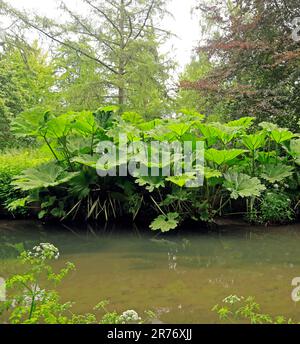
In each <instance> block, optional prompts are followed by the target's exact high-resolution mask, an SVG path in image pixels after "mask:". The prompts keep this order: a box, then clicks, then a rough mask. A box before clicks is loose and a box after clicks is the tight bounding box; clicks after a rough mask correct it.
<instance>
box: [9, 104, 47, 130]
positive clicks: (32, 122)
mask: <svg viewBox="0 0 300 344" xmlns="http://www.w3.org/2000/svg"><path fill="white" fill-rule="evenodd" d="M51 117H52V115H51V114H50V112H49V111H46V112H45V111H44V110H43V109H41V108H34V109H30V110H27V111H24V112H22V113H21V114H19V115H18V116H17V117H16V118H15V119H14V120H13V121H12V124H11V131H12V132H13V133H14V134H15V135H16V136H19V137H28V136H33V137H38V136H43V135H44V134H45V132H46V123H47V122H48V121H49V120H50V118H51Z"/></svg>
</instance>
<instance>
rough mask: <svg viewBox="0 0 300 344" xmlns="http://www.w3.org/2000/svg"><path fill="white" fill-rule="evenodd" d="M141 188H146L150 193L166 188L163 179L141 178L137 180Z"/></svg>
mask: <svg viewBox="0 0 300 344" xmlns="http://www.w3.org/2000/svg"><path fill="white" fill-rule="evenodd" d="M135 182H136V183H137V184H138V185H139V186H145V187H146V189H147V190H148V191H149V192H153V191H154V190H155V189H159V188H160V187H164V186H165V182H164V179H163V178H161V177H148V176H140V177H139V178H137V179H136V180H135Z"/></svg>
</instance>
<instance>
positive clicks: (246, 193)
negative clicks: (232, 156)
mask: <svg viewBox="0 0 300 344" xmlns="http://www.w3.org/2000/svg"><path fill="white" fill-rule="evenodd" d="M224 176H225V182H224V187H225V188H226V189H227V190H228V191H230V192H231V195H230V197H231V198H233V199H238V198H239V197H242V198H244V197H253V196H257V197H258V196H260V194H261V192H262V191H264V190H265V189H266V187H265V186H264V185H263V184H261V182H260V180H259V179H258V178H251V177H250V176H248V175H247V174H243V173H238V172H235V171H230V172H228V173H226V174H225V175H224Z"/></svg>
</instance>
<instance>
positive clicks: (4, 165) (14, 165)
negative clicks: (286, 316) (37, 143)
mask: <svg viewBox="0 0 300 344" xmlns="http://www.w3.org/2000/svg"><path fill="white" fill-rule="evenodd" d="M49 159H50V155H49V154H48V153H47V152H45V151H43V150H37V149H36V150H30V149H23V150H12V149H10V150H7V151H6V152H5V153H2V154H0V208H3V209H1V211H2V212H3V211H4V209H7V210H9V212H10V213H12V214H15V215H23V214H25V213H26V211H25V203H24V198H23V197H24V194H23V192H21V191H18V190H15V189H14V188H13V187H12V186H11V182H12V179H13V178H14V177H15V176H16V175H18V174H20V173H21V172H22V171H23V170H24V169H27V168H29V167H34V166H38V165H41V164H43V163H45V162H47V161H49Z"/></svg>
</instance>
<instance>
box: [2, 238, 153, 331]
mask: <svg viewBox="0 0 300 344" xmlns="http://www.w3.org/2000/svg"><path fill="white" fill-rule="evenodd" d="M59 256H60V253H59V251H58V249H57V248H56V247H55V246H53V245H52V244H49V243H41V244H39V245H38V246H35V247H34V248H33V249H32V251H24V252H22V253H21V255H20V257H19V262H20V264H21V266H22V268H23V269H24V270H25V272H24V273H22V274H16V275H13V276H11V277H10V278H9V279H8V280H7V281H6V283H5V285H6V289H7V291H8V294H9V295H8V299H7V300H6V301H4V302H1V304H0V315H4V316H5V317H6V320H8V321H9V323H10V324H41V323H42V324H134V323H135V324H142V323H144V322H147V321H149V320H150V319H151V317H153V316H154V313H153V312H150V311H149V312H146V314H147V317H146V318H145V319H141V318H140V317H139V315H138V313H137V312H135V311H133V310H128V311H125V312H123V313H122V314H118V313H117V312H115V311H113V312H111V311H109V310H108V309H107V306H108V304H109V302H108V301H102V302H100V303H99V304H98V305H96V306H95V307H94V312H93V313H87V314H83V315H77V314H75V313H73V312H72V307H73V305H74V302H70V301H68V302H65V303H62V302H61V299H60V296H59V294H58V292H57V290H56V289H57V286H58V285H59V284H60V283H61V282H62V281H63V279H65V278H66V277H67V275H68V274H69V273H70V272H72V271H74V270H75V265H74V264H72V263H70V262H67V263H66V264H65V265H64V267H62V268H61V269H60V270H59V271H58V272H56V271H55V270H54V268H53V267H52V265H53V264H51V262H52V261H53V260H58V259H59ZM97 313H98V314H97Z"/></svg>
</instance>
